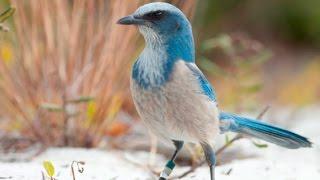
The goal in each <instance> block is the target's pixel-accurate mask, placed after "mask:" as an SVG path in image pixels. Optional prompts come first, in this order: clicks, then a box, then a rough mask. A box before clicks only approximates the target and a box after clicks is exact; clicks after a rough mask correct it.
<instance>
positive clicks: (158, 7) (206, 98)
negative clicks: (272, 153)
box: [117, 2, 312, 180]
mask: <svg viewBox="0 0 320 180" xmlns="http://www.w3.org/2000/svg"><path fill="white" fill-rule="evenodd" d="M117 23H118V24H120V25H135V26H136V27H137V28H138V30H139V32H140V33H141V34H142V36H143V37H144V40H145V47H144V49H143V50H142V52H141V54H140V55H139V56H138V58H137V59H136V61H135V62H134V64H133V66H132V73H131V78H130V79H131V80H130V89H131V95H132V98H133V102H134V105H135V107H136V110H137V112H138V114H139V116H140V118H141V120H142V122H143V123H144V124H145V126H146V127H147V128H148V129H149V130H150V131H151V132H153V133H154V134H155V135H156V136H158V137H159V139H161V140H162V141H163V142H166V143H172V144H173V145H174V146H175V151H174V153H173V155H172V157H171V159H170V160H169V161H168V162H167V164H166V165H165V168H164V169H163V171H162V172H161V174H160V177H159V179H160V180H165V179H167V178H168V177H169V175H170V173H171V172H172V170H173V168H174V166H175V159H176V157H177V155H178V152H179V151H180V150H181V149H182V148H183V145H184V143H198V144H200V145H201V147H202V149H203V152H204V156H205V159H206V162H207V164H208V166H209V169H210V179H211V180H214V179H215V165H216V157H215V152H214V148H213V145H212V142H214V141H215V139H216V137H217V136H218V135H219V134H222V133H225V132H235V133H241V134H244V135H248V136H253V137H255V138H259V139H262V140H265V141H267V142H270V143H274V144H276V145H279V146H282V147H285V148H289V149H297V148H303V147H311V146H312V143H311V142H310V141H309V140H308V139H307V138H305V137H303V136H301V135H298V134H296V133H293V132H290V131H288V130H285V129H283V128H280V127H276V126H273V125H271V124H267V123H265V122H261V121H260V120H257V119H254V118H248V117H244V116H240V115H237V114H234V113H228V112H225V111H220V110H219V108H218V102H217V94H216V92H215V90H214V88H213V86H212V85H211V84H210V82H209V81H208V80H207V79H206V77H205V75H204V74H203V73H202V72H201V70H200V69H199V68H198V67H197V65H196V63H195V45H194V39H193V32H192V26H191V24H190V22H189V20H188V19H187V17H186V16H185V14H184V13H183V12H182V11H181V10H180V9H179V8H177V7H175V6H174V5H172V4H169V3H165V2H153V3H147V4H144V5H142V6H140V7H139V8H138V9H137V10H136V11H135V12H133V13H132V14H130V15H128V16H126V17H123V18H121V19H119V20H118V21H117Z"/></svg>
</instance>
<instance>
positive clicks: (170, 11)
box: [118, 2, 195, 62]
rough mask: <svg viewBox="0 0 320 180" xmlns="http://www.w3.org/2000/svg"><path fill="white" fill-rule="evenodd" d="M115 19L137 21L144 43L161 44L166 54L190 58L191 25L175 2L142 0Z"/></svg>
mask: <svg viewBox="0 0 320 180" xmlns="http://www.w3.org/2000/svg"><path fill="white" fill-rule="evenodd" d="M118 23H119V24H124V25H131V24H133V25H137V26H138V28H139V31H140V32H141V34H142V35H143V36H144V38H145V41H146V45H147V46H150V47H154V48H158V47H159V46H162V47H163V48H165V50H166V52H167V53H168V54H169V56H170V57H168V58H171V59H173V60H176V59H183V60H185V61H189V62H192V61H194V54H195V53H194V42H193V36H192V29H191V25H190V23H189V21H188V19H187V18H186V16H185V15H184V14H183V12H182V11H180V10H179V9H178V8H176V7H175V6H173V5H171V4H168V3H163V2H155V3H149V4H145V5H143V6H141V7H139V8H138V9H137V10H136V11H135V12H134V13H133V14H132V15H130V16H127V17H124V18H122V19H120V20H119V21H118Z"/></svg>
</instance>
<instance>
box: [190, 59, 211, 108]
mask: <svg viewBox="0 0 320 180" xmlns="http://www.w3.org/2000/svg"><path fill="white" fill-rule="evenodd" d="M186 65H187V67H188V68H189V69H190V70H191V71H192V73H193V74H194V75H195V76H196V77H197V78H198V81H199V84H200V86H201V89H202V91H203V93H204V94H205V95H206V96H208V97H209V99H210V100H212V101H215V102H217V98H216V93H215V91H214V89H213V88H212V86H211V85H210V83H209V81H208V80H207V78H206V77H205V76H204V74H203V73H202V72H201V70H200V69H199V68H198V67H197V65H196V64H194V63H186Z"/></svg>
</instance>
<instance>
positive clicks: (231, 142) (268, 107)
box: [171, 105, 270, 179]
mask: <svg viewBox="0 0 320 180" xmlns="http://www.w3.org/2000/svg"><path fill="white" fill-rule="evenodd" d="M269 109H270V106H269V105H268V106H266V107H265V108H264V109H263V110H262V111H261V113H260V114H259V115H258V116H257V119H261V118H262V117H263V116H264V115H265V114H266V112H267V111H268V110H269ZM242 138H244V136H243V135H242V134H237V135H236V136H235V137H234V138H232V139H231V140H230V141H228V142H227V143H226V144H224V145H223V146H222V147H221V148H219V149H218V150H217V151H216V155H219V154H221V153H222V152H223V151H224V150H225V149H227V147H229V146H230V145H232V144H233V143H234V142H236V141H238V140H240V139H242ZM205 163H206V161H205V160H202V161H201V162H199V163H198V164H196V165H194V166H192V167H191V168H190V169H189V170H187V171H186V172H184V173H182V174H181V175H179V176H176V177H173V178H171V179H181V178H183V177H185V176H187V175H188V174H190V173H192V172H194V171H195V170H196V169H197V168H198V167H200V166H202V165H204V164H205Z"/></svg>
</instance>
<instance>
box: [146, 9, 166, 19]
mask: <svg viewBox="0 0 320 180" xmlns="http://www.w3.org/2000/svg"><path fill="white" fill-rule="evenodd" d="M163 16H164V12H163V11H154V12H151V13H147V14H145V15H143V19H146V20H151V21H156V20H160V19H162V18H163Z"/></svg>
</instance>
